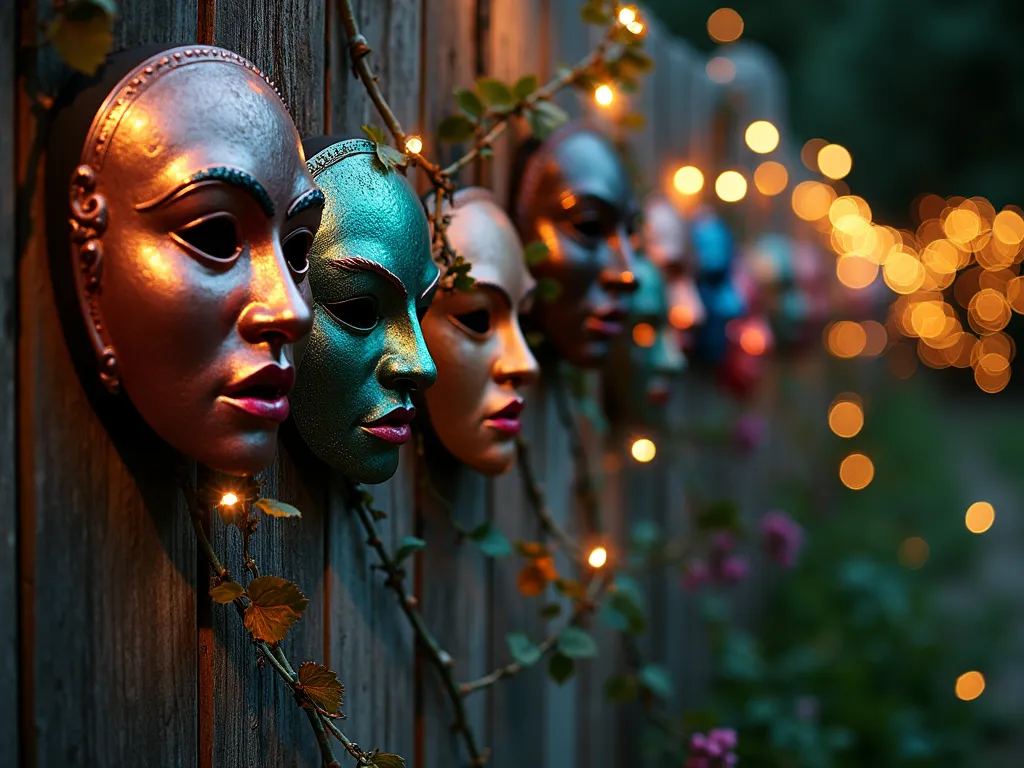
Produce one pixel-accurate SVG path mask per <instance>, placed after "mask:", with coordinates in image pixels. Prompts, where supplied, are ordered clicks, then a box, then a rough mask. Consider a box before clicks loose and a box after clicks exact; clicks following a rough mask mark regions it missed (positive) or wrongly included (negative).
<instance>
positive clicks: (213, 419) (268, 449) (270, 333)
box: [47, 47, 820, 483]
mask: <svg viewBox="0 0 1024 768" xmlns="http://www.w3.org/2000/svg"><path fill="white" fill-rule="evenodd" d="M54 109H55V117H54V121H53V123H52V133H51V140H50V145H49V153H48V171H47V200H48V206H49V210H48V216H47V221H48V227H49V229H48V241H49V244H50V253H51V271H52V273H53V278H54V287H55V291H56V294H57V299H58V307H59V308H60V309H61V311H62V315H63V317H62V319H63V321H64V327H65V333H66V336H67V338H68V341H69V347H70V348H71V350H72V353H73V354H74V355H76V362H78V363H79V372H80V375H81V376H82V379H83V382H84V384H85V385H86V388H87V389H88V390H90V393H91V394H92V395H93V396H94V397H93V399H94V402H95V403H96V404H97V408H99V409H100V411H101V413H102V412H109V413H121V412H124V413H128V412H130V414H131V418H134V419H138V417H141V420H142V421H143V422H145V424H147V425H148V426H149V428H151V430H152V432H154V433H155V434H156V436H158V437H159V438H160V439H162V440H163V441H164V442H165V443H166V444H169V445H170V446H171V447H172V448H174V449H176V450H177V451H178V452H180V453H181V454H184V455H185V456H188V457H191V458H194V459H197V460H198V461H200V462H201V463H203V464H205V465H207V466H209V467H211V468H213V469H216V470H219V471H222V472H227V473H231V474H236V475H248V474H253V473H255V472H258V471H259V470H261V469H263V468H264V467H266V466H268V465H269V464H270V463H271V462H272V461H273V457H274V455H275V452H276V449H277V439H278V431H279V428H280V427H281V426H282V425H285V426H286V429H288V430H291V429H292V428H293V426H294V432H295V433H296V434H297V436H298V437H300V438H301V441H302V443H303V444H304V445H305V446H306V447H307V448H308V449H309V451H310V452H311V453H312V454H314V455H315V456H316V457H317V458H318V459H319V460H321V461H322V462H323V463H324V464H326V465H328V466H329V467H331V468H333V469H336V470H339V471H341V472H342V473H344V474H345V475H347V476H349V477H350V478H352V479H354V480H357V481H360V482H370V483H374V482H381V481H383V480H386V479H387V478H389V477H390V476H391V475H392V474H393V473H394V472H395V470H396V468H397V465H398V460H399V459H398V454H399V447H400V446H401V445H402V444H404V443H405V442H407V441H408V440H409V439H410V436H411V434H412V429H413V424H414V417H415V419H416V423H417V424H419V425H421V426H422V428H423V429H424V430H425V431H428V432H429V433H430V434H432V435H434V436H436V437H437V438H438V441H439V442H440V443H441V444H442V445H443V446H444V447H445V448H446V449H447V450H448V452H450V453H451V454H452V455H453V456H454V457H455V458H456V459H458V460H460V461H462V462H463V463H465V464H467V465H469V466H471V467H473V468H474V469H477V470H479V471H481V472H484V473H486V474H496V473H500V472H502V471H505V470H506V469H508V467H509V466H510V465H511V463H512V461H513V459H514V456H515V441H516V438H517V435H518V434H519V431H520V427H521V423H522V422H521V413H522V411H523V408H524V407H525V405H526V393H527V392H528V391H529V386H530V384H532V383H533V382H534V380H535V379H536V378H537V377H538V371H539V365H538V362H537V358H538V357H539V358H540V359H541V360H542V361H545V360H546V359H549V358H550V359H551V360H552V361H556V360H558V359H562V360H564V361H567V362H568V363H570V364H572V365H574V366H578V367H583V368H601V369H604V370H606V371H607V373H606V386H605V389H606V391H607V395H608V398H607V399H608V403H609V406H610V408H611V410H612V411H613V412H615V413H617V414H618V415H619V416H621V418H623V419H632V420H637V421H643V422H648V423H656V422H657V421H658V419H659V414H658V410H659V408H661V407H663V405H664V403H665V400H666V396H667V394H668V392H669V390H670V386H669V385H670V382H671V380H672V379H673V378H674V377H675V376H677V375H678V374H679V373H680V372H681V371H682V370H683V368H684V365H685V361H686V358H687V357H688V358H690V359H691V360H693V361H695V362H697V361H701V362H704V363H706V364H708V365H709V366H712V367H716V368H717V370H718V371H719V372H720V373H721V374H722V375H723V376H725V378H726V380H727V381H731V383H732V384H733V385H736V386H737V387H739V388H740V389H745V388H749V387H750V386H751V385H752V384H753V383H754V381H755V380H756V370H755V367H754V366H751V361H752V360H756V359H757V358H758V357H760V356H761V355H762V354H763V353H764V352H766V351H767V350H768V348H769V347H770V346H771V344H772V343H773V336H775V337H778V338H779V340H780V341H785V342H787V343H789V344H796V343H798V342H800V341H802V340H804V339H806V338H808V337H809V336H813V335H814V333H813V332H812V331H811V328H812V326H813V324H814V323H815V322H816V321H817V320H818V319H820V318H819V315H820V312H818V311H817V309H816V308H815V306H813V304H814V302H813V301H812V300H811V297H813V296H814V295H815V293H816V291H815V290H814V282H815V281H816V280H819V279H820V275H819V274H818V273H817V272H816V270H815V268H814V266H815V260H814V257H813V255H808V254H801V253H800V251H799V250H796V249H794V247H793V245H792V243H791V242H790V241H789V240H788V239H787V238H785V237H782V236H769V237H766V238H764V239H763V240H762V241H760V242H758V243H757V244H756V247H755V248H754V249H753V250H752V252H751V253H752V256H751V257H750V258H749V259H737V258H736V257H735V251H736V247H735V245H734V242H733V238H732V235H731V234H730V230H729V228H728V227H727V226H726V225H725V223H724V222H723V220H722V219H721V218H720V217H719V216H717V215H716V214H715V212H714V211H712V210H711V209H701V210H696V211H693V212H690V213H688V214H687V215H684V214H683V213H681V212H680V210H678V209H677V208H676V207H675V205H674V204H673V203H672V202H671V201H670V200H669V199H667V198H665V197H661V196H652V197H650V198H648V199H647V201H646V202H645V204H644V205H643V206H641V205H639V204H638V203H637V202H636V200H635V198H634V193H633V191H632V189H631V184H630V180H629V177H628V174H627V173H626V171H625V169H624V166H623V163H622V161H621V159H620V157H619V155H618V153H617V151H616V149H615V148H614V146H613V145H612V144H611V143H610V142H609V141H608V140H607V139H606V138H605V137H604V136H603V135H602V134H601V133H600V132H599V131H598V130H596V129H595V128H593V127H590V126H587V125H584V124H569V125H566V126H563V127H562V128H561V129H559V130H558V131H557V132H555V133H554V134H552V135H551V136H550V137H548V138H546V139H545V140H544V141H542V142H533V143H531V144H529V145H528V146H527V147H525V148H524V151H523V157H522V162H521V163H520V164H519V168H520V170H521V172H520V173H518V174H517V181H516V190H515V192H514V194H513V209H512V213H511V217H510V216H509V215H508V214H507V213H506V212H505V211H504V210H503V209H502V208H501V207H500V206H499V205H498V203H497V202H496V200H495V198H494V197H493V196H492V195H491V193H490V192H488V191H487V190H484V189H480V188H467V189H462V190H460V191H458V192H457V193H455V195H454V197H453V198H451V199H444V200H442V201H441V204H440V205H438V202H437V200H436V199H435V198H433V197H432V196H429V195H428V196H427V197H426V198H424V199H421V198H420V197H418V196H417V194H416V193H415V192H414V190H413V189H412V187H411V186H410V184H409V182H408V181H407V179H406V177H405V175H404V173H402V172H401V171H400V170H398V169H396V168H394V167H392V163H391V162H390V161H389V157H388V155H387V154H386V153H383V154H382V153H381V151H380V149H379V147H378V146H377V145H376V144H374V143H373V142H370V141H366V140H361V139H338V138H334V137H320V138H315V139H310V140H306V141H304V142H303V141H301V140H300V138H299V136H298V133H297V131H296V129H295V126H294V124H293V122H292V120H291V118H290V116H289V114H288V111H287V109H286V108H285V106H284V104H283V102H282V100H281V98H280V96H279V94H278V93H277V92H276V91H275V89H274V87H273V85H272V84H271V83H270V82H269V81H268V80H267V79H266V78H265V77H264V76H263V75H262V74H261V73H260V72H259V70H257V69H256V68H255V67H254V66H253V65H252V64H251V63H249V62H248V61H246V60H245V59H243V58H242V57H241V56H239V55H237V54H234V53H232V52H229V51H226V50H222V49H219V48H214V47H201V48H199V47H181V48H174V49H170V50H157V51H153V50H148V51H145V50H144V51H134V52H128V53H123V54H118V55H116V56H114V57H111V59H110V60H109V61H108V62H107V64H106V66H105V67H104V68H103V69H102V70H101V71H100V73H99V75H97V76H96V77H94V78H92V79H90V80H82V81H80V82H78V83H76V84H75V85H73V86H72V87H71V88H69V89H68V90H67V92H66V93H65V94H64V95H63V96H62V97H61V99H59V101H58V103H57V104H56V105H55V107H54ZM83 136H84V139H83ZM69 179H70V186H69ZM69 206H70V207H69ZM424 206H427V207H428V209H429V210H431V211H432V212H434V211H440V213H441V215H442V217H443V218H444V219H445V220H448V221H450V225H449V226H448V227H447V230H446V234H445V236H446V237H447V239H448V242H449V244H450V247H451V249H452V250H453V251H454V252H456V253H458V254H460V255H461V256H462V257H463V258H464V259H465V260H466V261H467V262H468V263H469V264H470V265H471V272H470V275H471V277H472V278H473V283H472V286H471V287H468V288H466V287H465V286H461V287H460V286H459V285H455V286H453V285H450V284H449V280H448V279H447V278H448V277H450V276H451V275H450V274H448V275H446V273H445V270H446V265H445V264H442V265H441V268H439V266H438V265H437V264H435V261H434V259H433V258H432V242H433V240H434V238H433V233H432V232H431V231H430V227H429V224H428V217H427V216H426V214H425V211H424ZM524 242H525V243H527V244H528V247H527V248H526V253H527V254H529V259H527V258H525V257H524V246H523V243H524ZM534 243H541V244H543V245H533V244H534ZM69 246H70V255H69ZM434 252H435V253H436V252H437V250H436V249H434ZM528 261H529V263H528ZM744 263H745V264H747V265H748V266H750V267H752V268H749V269H740V266H741V264H744ZM801 265H802V266H801ZM521 321H522V322H521ZM97 370H98V374H99V375H98V376H97ZM99 385H102V386H99ZM417 409H418V410H419V415H418V416H416V412H417Z"/></svg>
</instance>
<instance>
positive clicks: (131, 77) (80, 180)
mask: <svg viewBox="0 0 1024 768" xmlns="http://www.w3.org/2000/svg"><path fill="white" fill-rule="evenodd" d="M121 55H122V56H126V55H129V54H121ZM68 114H73V113H72V111H70V110H69V113H68ZM60 119H61V118H60V117H58V123H57V126H58V127H57V128H55V137H54V140H57V141H66V140H67V139H68V137H67V136H65V135H62V134H61V131H60V122H59V121H60ZM69 119H70V118H69ZM64 190H65V191H64V194H65V195H66V194H67V192H66V190H67V187H64ZM51 191H52V192H53V193H57V192H58V191H59V190H56V189H54V190H51ZM70 193H71V198H70V214H71V216H70V221H71V229H72V234H71V240H72V248H71V251H72V261H73V262H74V274H75V281H76V291H77V295H78V299H79V304H80V308H81V310H82V317H83V320H84V322H85V325H86V330H87V334H88V337H89V339H90V341H91V343H92V346H93V347H94V351H95V353H96V358H97V360H98V361H99V366H100V369H99V373H100V376H101V378H102V380H103V383H104V384H105V385H106V387H107V389H108V390H110V391H111V392H115V393H118V392H124V393H126V394H127V396H128V398H129V399H130V400H131V402H132V404H133V405H134V406H135V408H136V410H137V411H138V412H139V414H140V415H141V416H142V418H143V419H144V420H145V421H146V422H148V423H149V425H150V426H151V427H152V428H153V430H154V431H155V432H156V433H157V434H158V435H159V436H160V437H161V438H163V439H164V440H165V441H166V442H167V443H169V444H170V445H171V446H173V447H174V448H177V449H178V450H180V451H181V452H182V453H184V454H186V455H188V456H191V457H193V458H196V459H198V460H199V461H200V462H202V463H204V464H206V465H208V466H210V467H213V468H214V469H217V470H221V471H224V472H229V473H234V474H251V473H253V472H257V471H259V470H260V469H263V468H264V467H265V466H267V465H268V464H269V463H270V462H271V461H272V460H273V457H274V454H275V452H276V448H277V432H278V426H279V424H280V423H281V422H283V421H284V419H285V418H287V416H288V409H289V401H288V397H287V396H288V394H289V392H290V391H291V388H292V384H293V381H294V368H293V364H292V359H293V353H292V348H293V345H294V344H296V343H297V342H299V341H300V340H301V339H302V338H303V337H305V336H306V334H307V333H308V332H309V329H310V327H311V321H312V315H311V311H310V308H309V306H308V304H307V302H306V300H305V299H304V297H303V295H302V292H301V288H300V284H301V282H302V281H303V280H304V279H305V273H306V271H307V268H308V263H307V260H306V257H307V253H308V249H309V247H310V245H311V243H312V239H313V234H314V233H315V232H316V230H317V227H318V226H319V223H320V212H321V203H322V196H321V195H320V193H319V192H318V191H317V189H316V187H315V186H314V184H313V181H312V178H311V176H310V174H309V173H308V171H307V170H306V166H305V164H304V161H303V157H302V150H301V146H300V143H299V137H298V134H297V132H296V130H295V126H294V125H293V124H292V121H291V118H290V117H289V115H288V112H287V110H286V109H285V107H284V105H283V103H282V102H281V100H280V97H279V96H278V95H277V94H276V93H275V92H274V90H273V88H271V86H270V85H269V84H268V83H267V82H266V80H265V79H264V78H263V76H262V75H261V74H260V73H259V72H258V70H256V68H255V67H253V66H252V64H250V63H248V62H247V61H245V60H244V59H242V58H241V57H240V56H238V55H237V54H234V53H231V52H229V51H225V50H221V49H219V48H211V47H207V48H202V49H200V48H176V49H170V50H168V51H165V52H163V53H160V54H157V55H156V56H152V57H150V58H148V59H146V60H145V61H143V62H142V63H141V64H139V65H138V66H137V67H135V68H134V69H133V70H132V71H131V72H129V74H128V75H127V76H126V77H125V78H124V79H122V80H121V81H120V82H119V83H118V84H117V86H115V87H114V89H113V90H112V91H110V93H109V95H108V96H107V99H106V101H105V102H104V104H103V106H102V107H101V108H100V110H99V111H98V112H97V113H96V115H95V117H94V118H93V121H92V125H91V128H90V130H89V133H88V135H87V138H86V140H85V143H84V145H83V148H82V152H81V159H80V164H79V166H78V167H77V169H76V170H75V172H74V174H73V176H72V179H71V190H70Z"/></svg>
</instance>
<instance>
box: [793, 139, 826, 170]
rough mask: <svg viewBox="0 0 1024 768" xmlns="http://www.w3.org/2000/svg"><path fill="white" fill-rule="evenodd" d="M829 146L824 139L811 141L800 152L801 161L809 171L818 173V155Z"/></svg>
mask: <svg viewBox="0 0 1024 768" xmlns="http://www.w3.org/2000/svg"><path fill="white" fill-rule="evenodd" d="M827 144H828V142H827V141H825V140H824V139H810V140H809V141H808V142H807V143H806V144H804V146H803V148H802V149H801V150H800V160H801V162H803V164H804V165H805V166H806V167H807V169H808V170H809V171H814V172H815V173H817V172H818V153H819V152H820V151H821V148H822V147H824V146H826V145H827Z"/></svg>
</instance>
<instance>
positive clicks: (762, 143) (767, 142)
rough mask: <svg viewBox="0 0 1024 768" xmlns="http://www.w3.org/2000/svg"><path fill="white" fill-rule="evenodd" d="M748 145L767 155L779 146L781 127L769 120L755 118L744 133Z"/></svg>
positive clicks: (755, 150) (760, 153)
mask: <svg viewBox="0 0 1024 768" xmlns="http://www.w3.org/2000/svg"><path fill="white" fill-rule="evenodd" d="M744 139H745V140H746V142H747V146H748V147H750V148H751V149H752V150H753V151H754V152H757V153H758V154H759V155H767V154H768V153H769V152H771V151H772V150H774V149H775V148H776V147H777V146H779V129H778V128H776V127H775V126H774V125H772V124H771V123H770V122H768V121H767V120H755V121H754V122H752V123H751V124H750V125H748V126H747V131H746V133H745V134H744Z"/></svg>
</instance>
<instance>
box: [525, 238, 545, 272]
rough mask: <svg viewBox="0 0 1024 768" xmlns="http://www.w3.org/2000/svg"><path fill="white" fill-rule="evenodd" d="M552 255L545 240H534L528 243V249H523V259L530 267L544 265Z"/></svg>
mask: <svg viewBox="0 0 1024 768" xmlns="http://www.w3.org/2000/svg"><path fill="white" fill-rule="evenodd" d="M550 255H551V249H550V248H548V247H547V245H546V244H545V243H544V241H543V240H534V241H533V242H530V243H527V244H526V247H525V248H523V258H525V259H526V264H527V266H530V267H536V266H539V265H540V264H543V263H544V262H545V261H547V258H548V256H550Z"/></svg>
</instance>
